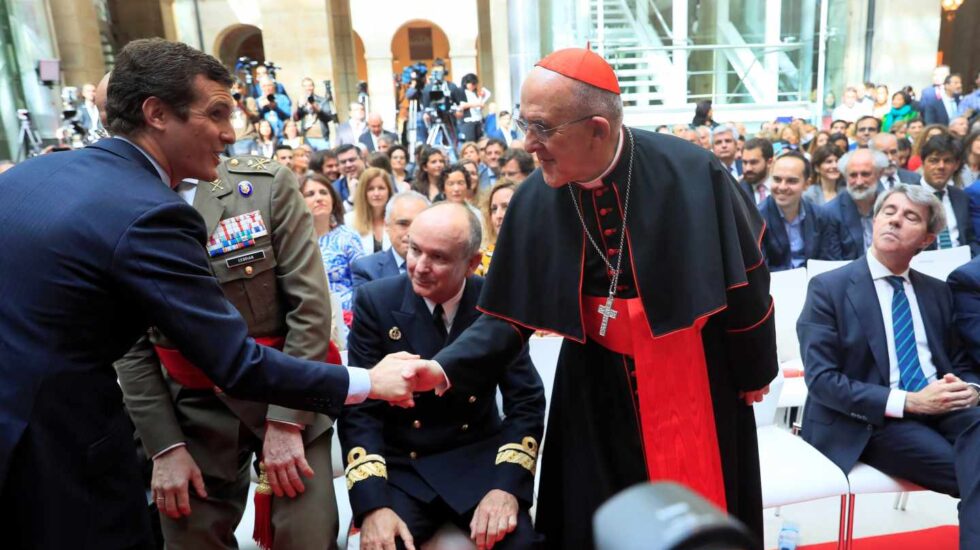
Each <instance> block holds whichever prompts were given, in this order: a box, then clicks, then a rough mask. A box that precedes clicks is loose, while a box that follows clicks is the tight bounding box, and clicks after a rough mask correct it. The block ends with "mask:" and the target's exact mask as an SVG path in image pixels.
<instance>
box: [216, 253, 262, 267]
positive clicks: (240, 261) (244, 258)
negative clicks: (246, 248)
mask: <svg viewBox="0 0 980 550" xmlns="http://www.w3.org/2000/svg"><path fill="white" fill-rule="evenodd" d="M264 259H265V250H256V251H255V252H249V253H248V254H242V255H241V256H235V257H234V258H228V259H227V260H225V265H226V266H228V267H229V268H231V267H239V266H243V265H245V264H250V263H253V262H257V261H259V260H264Z"/></svg>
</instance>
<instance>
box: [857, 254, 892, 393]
mask: <svg viewBox="0 0 980 550" xmlns="http://www.w3.org/2000/svg"><path fill="white" fill-rule="evenodd" d="M853 266H854V269H853V272H852V273H851V279H850V281H849V284H848V287H847V300H848V301H849V302H850V303H851V307H852V308H853V309H854V318H855V319H860V320H861V321H860V322H859V323H858V326H860V327H862V329H863V330H864V332H865V334H866V335H867V337H868V346H869V347H870V348H871V354H872V355H873V356H874V359H875V364H876V365H877V366H878V372H879V374H880V375H881V379H882V381H883V382H884V383H885V384H887V383H888V381H889V380H890V378H891V374H890V371H891V365H890V364H889V362H888V339H887V337H886V336H885V330H886V329H885V320H884V318H883V317H882V316H881V304H880V303H879V302H878V292H877V291H876V290H875V285H874V280H872V279H871V270H870V269H869V268H868V261H867V259H865V258H859V259H857V260H855V261H854V264H853Z"/></svg>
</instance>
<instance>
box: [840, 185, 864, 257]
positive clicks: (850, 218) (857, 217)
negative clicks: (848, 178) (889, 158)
mask: <svg viewBox="0 0 980 550" xmlns="http://www.w3.org/2000/svg"><path fill="white" fill-rule="evenodd" d="M844 197H846V199H845V200H846V201H847V202H848V203H849V206H848V207H846V208H843V209H842V210H843V211H842V212H841V215H842V216H843V218H844V225H845V226H846V227H847V231H848V233H850V234H851V239H852V240H853V241H854V243H855V244H856V245H857V247H858V250H860V251H862V252H864V228H863V227H861V214H860V212H858V209H857V203H855V202H854V200H853V199H851V197H850V195H847V194H845V195H844ZM842 202H843V201H842ZM841 206H845V205H844V204H841ZM869 273H870V272H869Z"/></svg>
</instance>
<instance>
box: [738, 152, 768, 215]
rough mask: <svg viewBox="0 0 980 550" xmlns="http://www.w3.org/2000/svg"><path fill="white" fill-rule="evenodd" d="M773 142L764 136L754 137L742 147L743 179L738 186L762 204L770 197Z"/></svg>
mask: <svg viewBox="0 0 980 550" xmlns="http://www.w3.org/2000/svg"><path fill="white" fill-rule="evenodd" d="M772 156H773V151H772V143H770V142H769V140H768V139H764V138H752V139H750V140H748V141H746V142H745V147H744V148H742V170H743V171H742V179H741V180H740V181H739V182H738V186H739V188H740V189H742V191H743V192H744V193H745V195H746V196H748V197H749V198H750V199H752V204H756V205H759V204H762V203H763V202H764V201H765V200H766V198H768V197H769V168H771V167H772Z"/></svg>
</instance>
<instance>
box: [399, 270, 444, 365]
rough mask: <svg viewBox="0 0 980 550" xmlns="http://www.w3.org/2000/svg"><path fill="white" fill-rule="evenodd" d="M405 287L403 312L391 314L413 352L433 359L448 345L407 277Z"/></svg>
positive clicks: (424, 357)
mask: <svg viewBox="0 0 980 550" xmlns="http://www.w3.org/2000/svg"><path fill="white" fill-rule="evenodd" d="M403 285H404V288H405V292H404V295H403V298H402V304H401V310H400V311H392V312H391V314H392V316H393V317H394V318H395V320H396V321H397V322H398V327H399V328H400V329H401V331H402V333H403V334H404V335H405V338H406V341H407V342H408V344H409V346H410V347H411V348H412V350H413V351H414V352H415V353H417V354H419V355H421V356H422V358H423V359H431V358H433V357H435V355H436V353H438V352H439V350H441V349H442V348H443V346H445V345H446V342H445V339H444V338H440V337H439V335H438V333H437V330H436V326H435V324H434V323H433V322H432V314H431V313H430V312H429V308H428V307H427V306H426V305H425V301H424V300H423V299H422V298H420V297H419V296H418V295H417V294H415V292H413V291H412V283H411V281H410V280H409V279H408V278H407V277H406V278H405V279H404V283H403Z"/></svg>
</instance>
